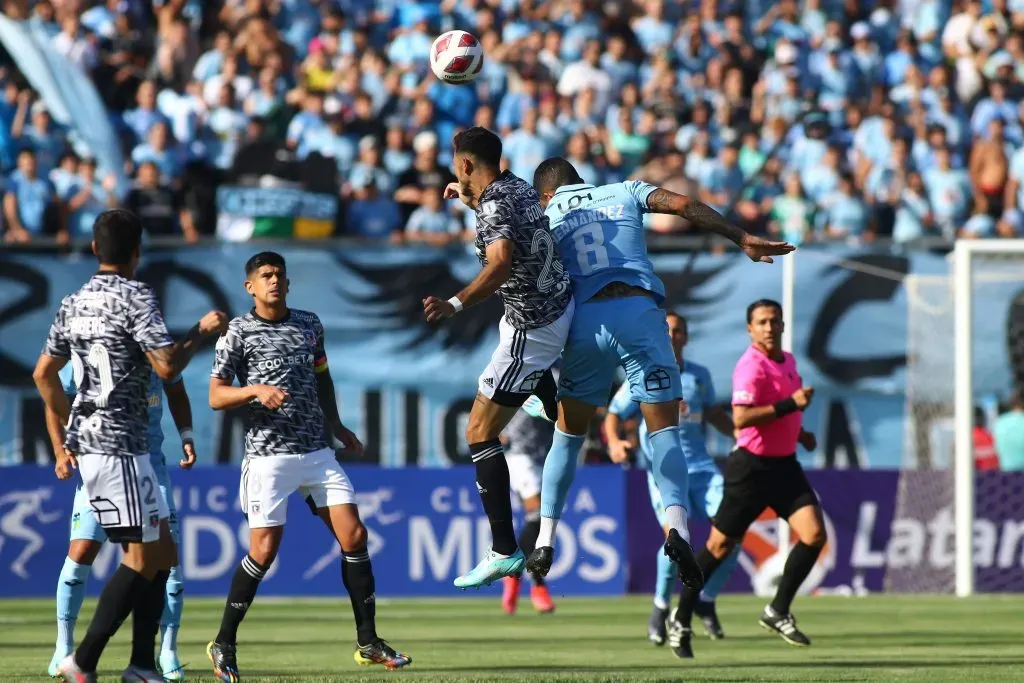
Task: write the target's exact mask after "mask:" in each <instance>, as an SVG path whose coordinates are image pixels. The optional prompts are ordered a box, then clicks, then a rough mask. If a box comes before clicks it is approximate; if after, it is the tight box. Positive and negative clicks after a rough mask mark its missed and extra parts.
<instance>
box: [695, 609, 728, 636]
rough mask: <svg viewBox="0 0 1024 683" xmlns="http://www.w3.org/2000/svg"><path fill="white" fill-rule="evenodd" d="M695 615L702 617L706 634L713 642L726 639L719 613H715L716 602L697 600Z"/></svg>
mask: <svg viewBox="0 0 1024 683" xmlns="http://www.w3.org/2000/svg"><path fill="white" fill-rule="evenodd" d="M693 613H694V614H696V615H697V616H698V617H700V620H701V623H703V624H704V633H706V634H708V638H711V640H721V639H722V638H725V631H724V630H722V622H720V621H719V620H718V612H717V611H715V602H714V600H700V599H698V600H697V604H696V605H694V607H693Z"/></svg>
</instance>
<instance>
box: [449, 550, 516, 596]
mask: <svg viewBox="0 0 1024 683" xmlns="http://www.w3.org/2000/svg"><path fill="white" fill-rule="evenodd" d="M525 565H526V556H525V555H523V551H522V550H519V549H518V548H517V549H516V551H515V552H514V553H512V554H511V555H499V554H498V553H496V552H494V551H493V550H488V551H487V554H486V555H484V559H482V560H480V564H478V565H477V566H475V567H473V569H472V570H471V571H470V572H469V573H468V574H464V575H463V576H460V577H458V578H457V579H455V587H456V588H462V589H466V588H479V587H480V586H490V585H491V584H492V583H494V582H495V581H497V580H498V579H501V578H504V577H506V576H517V575H518V574H520V573H522V571H523V567H524V566H525Z"/></svg>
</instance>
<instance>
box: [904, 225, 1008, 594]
mask: <svg viewBox="0 0 1024 683" xmlns="http://www.w3.org/2000/svg"><path fill="white" fill-rule="evenodd" d="M905 284H906V291H907V302H908V304H907V306H908V312H907V313H908V318H907V375H906V412H905V415H906V420H907V422H906V430H905V444H904V453H903V466H904V468H907V470H908V471H905V472H904V474H903V476H901V483H900V490H899V496H898V500H897V514H896V517H897V519H914V520H917V521H919V522H921V523H922V524H923V525H924V528H925V529H927V530H928V538H927V539H925V543H924V552H926V553H928V557H927V561H926V562H923V563H922V564H921V565H918V566H917V567H916V568H915V570H914V571H913V572H909V571H908V572H905V573H901V572H900V571H892V570H890V572H889V573H888V574H887V577H886V582H887V586H886V589H887V590H895V591H912V592H942V593H948V592H953V591H955V592H957V593H958V594H960V595H967V594H970V593H973V592H976V591H984V592H1000V591H1011V590H1012V591H1021V590H1024V548H1022V543H1024V475H1016V474H1013V473H1002V472H999V471H998V465H996V468H997V469H996V470H993V471H988V470H986V466H992V465H993V464H996V463H997V461H995V460H994V459H995V458H996V452H995V448H994V446H993V445H992V443H991V441H992V434H993V430H994V427H995V422H996V420H997V419H998V418H999V415H1000V413H1001V411H1002V410H1005V404H1006V400H1007V399H1008V398H1009V397H1010V395H1011V394H1012V392H1013V391H1014V390H1015V389H1017V388H1021V387H1024V241H1002V242H966V243H965V242H964V241H961V243H960V244H958V247H957V249H956V252H955V253H954V254H951V256H950V268H949V273H948V274H947V275H914V276H908V277H907V279H906V281H905ZM963 321H968V322H967V323H966V324H965V323H964V322H963ZM976 462H977V466H976V465H975V463H976ZM982 470H984V471H982ZM893 534H894V537H895V536H897V535H898V530H896V529H894V530H893ZM922 567H925V568H926V569H925V570H924V571H922Z"/></svg>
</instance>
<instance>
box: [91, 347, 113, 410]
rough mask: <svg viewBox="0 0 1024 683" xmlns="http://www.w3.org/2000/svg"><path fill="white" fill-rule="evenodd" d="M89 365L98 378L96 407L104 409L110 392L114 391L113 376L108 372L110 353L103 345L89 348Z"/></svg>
mask: <svg viewBox="0 0 1024 683" xmlns="http://www.w3.org/2000/svg"><path fill="white" fill-rule="evenodd" d="M87 360H88V361H89V365H91V366H92V367H93V369H95V370H96V374H98V375H99V376H100V393H99V396H97V397H96V407H97V408H106V407H107V403H108V402H109V400H110V392H111V391H113V390H114V374H113V373H112V372H111V371H110V353H109V352H108V351H107V347H105V346H103V344H100V343H98V342H97V343H95V344H93V345H92V346H91V347H89V357H88V358H87Z"/></svg>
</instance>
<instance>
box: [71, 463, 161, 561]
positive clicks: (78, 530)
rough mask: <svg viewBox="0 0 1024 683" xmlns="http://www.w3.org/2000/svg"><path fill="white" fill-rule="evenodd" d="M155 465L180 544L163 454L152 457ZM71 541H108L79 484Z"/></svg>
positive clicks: (157, 477)
mask: <svg viewBox="0 0 1024 683" xmlns="http://www.w3.org/2000/svg"><path fill="white" fill-rule="evenodd" d="M150 460H151V462H152V463H153V470H154V471H155V472H156V480H157V483H158V484H159V485H160V495H161V496H163V497H164V500H165V501H166V502H167V509H168V511H169V512H170V514H169V515H168V516H167V523H168V525H169V526H170V527H171V538H172V539H174V542H175V543H177V542H178V510H177V508H175V507H174V495H173V493H172V491H171V477H170V475H169V474H168V473H167V463H166V461H165V460H164V456H163V454H162V453H154V454H152V455H151V456H150ZM71 540H72V541H98V542H100V543H103V542H105V541H106V540H107V533H106V532H105V531H104V530H103V527H102V526H100V524H99V522H97V521H96V515H95V514H93V511H92V505H90V504H89V499H88V497H87V496H86V495H85V488H83V487H82V484H81V483H79V484H78V490H77V491H75V504H74V507H73V508H72V511H71Z"/></svg>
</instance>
